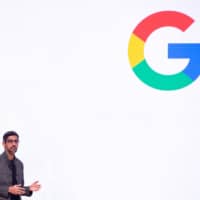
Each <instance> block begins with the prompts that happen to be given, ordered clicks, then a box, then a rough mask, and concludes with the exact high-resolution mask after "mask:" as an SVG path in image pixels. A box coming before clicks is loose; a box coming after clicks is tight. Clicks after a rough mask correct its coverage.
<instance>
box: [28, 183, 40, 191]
mask: <svg viewBox="0 0 200 200" xmlns="http://www.w3.org/2000/svg"><path fill="white" fill-rule="evenodd" d="M40 187H41V185H40V184H39V182H38V181H35V182H34V183H32V184H31V185H30V186H29V190H30V191H32V192H36V191H38V190H39V189H40Z"/></svg>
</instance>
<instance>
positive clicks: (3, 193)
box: [0, 185, 8, 198]
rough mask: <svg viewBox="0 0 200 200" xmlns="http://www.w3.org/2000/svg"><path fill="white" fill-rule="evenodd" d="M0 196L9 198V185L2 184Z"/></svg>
mask: <svg viewBox="0 0 200 200" xmlns="http://www.w3.org/2000/svg"><path fill="white" fill-rule="evenodd" d="M0 197H5V198H8V186H7V185H0Z"/></svg>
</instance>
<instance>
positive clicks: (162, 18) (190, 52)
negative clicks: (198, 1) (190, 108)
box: [128, 11, 200, 90]
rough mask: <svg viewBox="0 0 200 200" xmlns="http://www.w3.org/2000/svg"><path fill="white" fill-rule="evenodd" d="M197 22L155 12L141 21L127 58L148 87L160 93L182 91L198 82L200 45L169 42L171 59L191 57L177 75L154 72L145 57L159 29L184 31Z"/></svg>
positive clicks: (130, 44) (187, 18)
mask: <svg viewBox="0 0 200 200" xmlns="http://www.w3.org/2000/svg"><path fill="white" fill-rule="evenodd" d="M193 22H194V20H193V19H192V18H191V17H189V16H187V15H185V14H183V13H180V12H176V11H162V12H157V13H154V14H152V15H150V16H148V17H147V18H145V19H144V20H143V21H142V22H140V23H139V24H138V25H137V27H136V28H135V29H134V31H133V33H132V34H131V37H130V41H129V46H128V57H129V62H130V65H131V67H132V70H133V71H134V73H135V74H136V75H137V76H138V77H139V79H140V80H141V81H143V82H144V83H146V84H147V85H149V86H151V87H153V88H156V89H160V90H176V89H181V88H183V87H185V86H187V85H189V84H191V83H192V82H193V81H194V80H196V79H197V77H198V76H199V73H200V44H199V43H185V44H184V43H169V44H168V58H189V59H190V61H189V64H188V65H187V66H186V67H185V69H184V70H183V71H181V72H179V73H177V74H173V75H163V74H159V73H157V72H155V71H154V70H152V68H151V67H150V66H149V65H148V64H147V62H146V60H145V58H144V44H145V41H146V40H147V38H148V36H149V35H150V34H151V33H152V32H153V31H155V30H156V29H158V28H161V27H166V26H171V27H175V28H178V29H180V30H181V31H185V30H186V29H187V28H188V27H189V26H190V25H191V24H192V23H193Z"/></svg>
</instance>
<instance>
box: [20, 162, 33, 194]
mask: <svg viewBox="0 0 200 200" xmlns="http://www.w3.org/2000/svg"><path fill="white" fill-rule="evenodd" d="M22 186H23V187H24V189H25V194H23V196H28V197H30V196H31V195H32V194H33V192H32V191H30V189H29V186H24V166H23V163H22Z"/></svg>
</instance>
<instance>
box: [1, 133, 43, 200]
mask: <svg viewBox="0 0 200 200" xmlns="http://www.w3.org/2000/svg"><path fill="white" fill-rule="evenodd" d="M18 143H19V135H18V134H17V133H16V132H14V131H8V132H6V133H5V134H4V135H3V147H4V152H3V153H2V154H1V155H0V200H21V195H25V196H31V195H32V193H33V192H35V191H38V190H39V189H40V185H39V183H38V181H36V182H34V183H32V184H31V185H30V186H27V187H25V186H24V174H23V163H22V162H21V161H20V160H19V159H18V158H16V157H15V153H16V152H17V148H18Z"/></svg>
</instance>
